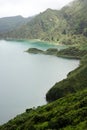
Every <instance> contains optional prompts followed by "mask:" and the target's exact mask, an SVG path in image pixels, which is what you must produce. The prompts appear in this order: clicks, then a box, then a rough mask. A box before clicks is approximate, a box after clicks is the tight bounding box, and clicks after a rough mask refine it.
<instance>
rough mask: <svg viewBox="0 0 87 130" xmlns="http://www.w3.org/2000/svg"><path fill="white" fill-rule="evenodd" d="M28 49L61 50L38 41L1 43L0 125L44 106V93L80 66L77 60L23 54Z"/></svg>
mask: <svg viewBox="0 0 87 130" xmlns="http://www.w3.org/2000/svg"><path fill="white" fill-rule="evenodd" d="M31 47H37V48H39V49H43V50H45V49H48V48H53V47H54V48H55V47H57V48H58V49H61V48H63V46H54V45H52V44H47V43H42V42H38V41H36V42H35V41H4V40H1V41H0V124H2V123H5V122H7V121H8V120H9V119H11V118H13V117H14V116H16V115H17V114H20V113H22V112H24V111H25V110H26V109H27V108H30V107H37V106H40V105H44V104H46V100H45V94H46V93H47V91H48V90H49V89H50V88H51V87H52V86H53V85H54V84H55V83H56V82H58V81H60V80H62V79H64V78H66V76H67V74H68V72H70V71H71V70H74V69H75V68H77V67H78V65H79V60H73V59H72V60H71V59H64V58H59V57H55V56H49V55H39V54H37V55H34V54H28V53H26V52H24V51H26V50H27V49H28V48H31ZM64 48H65V47H64Z"/></svg>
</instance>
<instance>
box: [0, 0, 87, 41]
mask: <svg viewBox="0 0 87 130" xmlns="http://www.w3.org/2000/svg"><path fill="white" fill-rule="evenodd" d="M86 12H87V1H86V0H75V1H74V2H72V3H71V4H69V5H68V6H65V7H64V8H62V9H61V10H52V9H47V10H46V11H44V12H42V13H40V14H39V15H37V16H35V17H33V18H32V19H31V20H30V21H27V19H23V18H20V19H21V22H18V23H17V25H16V24H15V25H16V26H14V28H13V29H12V30H11V29H10V30H9V32H7V33H3V34H2V35H0V38H12V39H40V40H44V41H55V42H58V41H59V39H61V38H62V37H65V35H84V36H86V37H87V13H86ZM19 23H20V24H21V26H19ZM62 41H64V40H62Z"/></svg>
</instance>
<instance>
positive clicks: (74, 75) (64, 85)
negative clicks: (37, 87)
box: [46, 55, 87, 102]
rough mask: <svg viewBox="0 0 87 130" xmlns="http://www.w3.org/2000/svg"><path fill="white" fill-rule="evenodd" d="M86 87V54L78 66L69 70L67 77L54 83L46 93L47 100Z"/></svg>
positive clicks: (52, 99)
mask: <svg viewBox="0 0 87 130" xmlns="http://www.w3.org/2000/svg"><path fill="white" fill-rule="evenodd" d="M84 88H87V55H86V56H85V57H84V58H83V59H82V60H81V65H80V67H79V68H77V69H76V70H74V71H73V72H70V73H69V74H68V76H67V79H64V80H62V81H60V82H58V83H56V84H55V85H54V86H53V87H52V88H51V89H50V90H49V91H48V93H47V94H46V100H47V101H48V102H50V101H54V100H56V99H58V98H61V97H64V96H66V95H67V94H71V93H76V92H77V91H79V90H83V89H84Z"/></svg>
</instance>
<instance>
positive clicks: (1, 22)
mask: <svg viewBox="0 0 87 130" xmlns="http://www.w3.org/2000/svg"><path fill="white" fill-rule="evenodd" d="M30 20H31V17H29V18H24V17H22V16H21V15H18V16H12V17H4V18H0V33H6V32H8V31H9V32H10V31H12V30H14V29H15V28H18V27H20V26H21V25H23V24H26V23H27V22H29V21H30Z"/></svg>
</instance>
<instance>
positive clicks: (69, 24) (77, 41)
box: [0, 0, 87, 130]
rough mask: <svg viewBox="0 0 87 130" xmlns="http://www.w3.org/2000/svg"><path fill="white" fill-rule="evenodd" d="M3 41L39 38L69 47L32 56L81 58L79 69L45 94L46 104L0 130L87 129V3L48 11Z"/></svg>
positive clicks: (12, 32)
mask: <svg viewBox="0 0 87 130" xmlns="http://www.w3.org/2000/svg"><path fill="white" fill-rule="evenodd" d="M1 37H3V38H7V37H9V38H16V39H41V40H47V41H56V42H58V43H62V44H68V45H69V48H67V49H65V50H60V51H58V50H57V49H53V48H51V49H48V50H46V51H45V52H43V51H42V50H39V49H36V48H32V49H29V50H28V51H29V52H31V53H35V54H36V53H44V54H52V55H56V56H62V57H69V58H71V57H72V58H80V59H81V62H80V66H79V67H78V68H77V69H76V70H74V71H72V72H70V73H69V74H68V76H67V78H66V79H64V80H62V81H60V82H59V83H56V84H55V85H54V86H53V87H52V88H51V89H50V90H49V91H48V92H47V94H46V100H47V101H48V103H47V105H44V106H41V107H40V106H38V107H37V108H29V109H26V112H25V113H23V114H21V115H18V116H16V117H15V118H14V119H12V120H10V121H9V122H8V123H6V124H4V125H2V126H0V130H86V129H87V0H76V1H74V2H73V3H72V4H70V5H69V6H66V7H64V8H63V9H62V10H60V11H58V10H51V9H48V10H46V11H45V12H43V13H40V14H39V15H38V16H36V17H34V18H33V19H32V20H31V21H30V22H28V23H27V24H25V25H23V26H21V28H19V29H16V30H15V31H11V33H10V32H9V33H5V34H3V35H1Z"/></svg>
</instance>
